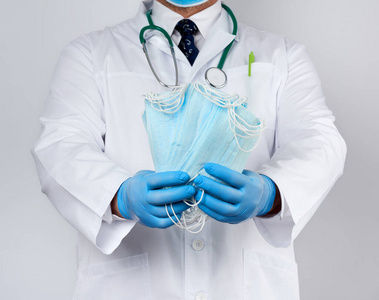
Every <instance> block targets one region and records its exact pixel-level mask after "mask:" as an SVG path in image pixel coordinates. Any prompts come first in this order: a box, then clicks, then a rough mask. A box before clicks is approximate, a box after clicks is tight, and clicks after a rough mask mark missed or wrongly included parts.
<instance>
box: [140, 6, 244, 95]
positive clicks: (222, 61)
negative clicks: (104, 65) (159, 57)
mask: <svg viewBox="0 0 379 300" xmlns="http://www.w3.org/2000/svg"><path fill="white" fill-rule="evenodd" d="M221 6H222V7H223V8H224V9H225V10H226V12H227V13H228V14H229V16H230V18H231V19H232V22H233V32H232V33H233V35H234V36H235V35H236V34H237V31H238V24H237V19H236V17H235V15H234V14H233V11H232V10H231V9H230V8H229V7H228V6H226V5H225V4H224V3H222V4H221ZM151 14H152V9H150V10H148V11H147V12H146V17H147V20H148V22H149V25H147V26H145V27H143V28H142V29H141V31H140V34H139V39H140V42H141V44H142V49H143V52H144V53H145V56H146V59H147V62H148V64H149V67H150V69H151V71H152V72H153V74H154V76H155V78H156V79H157V81H158V82H159V83H160V84H161V85H162V86H164V87H167V88H177V87H179V85H178V81H179V71H178V65H177V61H176V56H175V51H174V43H173V42H172V39H171V37H170V35H169V34H168V33H167V31H166V30H165V29H163V28H162V27H159V26H156V25H154V22H153V20H152V18H151ZM147 30H158V31H159V32H161V33H162V34H163V35H164V36H165V38H166V39H167V41H168V43H169V46H170V51H171V56H172V59H173V62H174V67H175V85H169V84H165V83H164V82H163V81H162V80H161V79H160V78H159V76H158V74H157V72H155V69H154V66H153V64H152V62H151V59H150V56H149V52H148V50H147V47H146V39H145V37H144V35H145V32H146V31H147ZM234 41H235V39H233V40H232V41H231V42H230V43H229V45H228V46H227V47H226V48H225V49H224V51H223V53H222V56H221V59H220V61H219V63H218V65H217V68H218V69H219V70H220V71H221V72H222V73H223V74H224V75H225V82H224V83H223V84H221V85H219V86H216V85H214V84H212V83H211V82H210V81H209V80H208V78H207V76H206V81H207V82H208V84H210V85H211V86H212V87H215V88H222V87H224V86H225V85H226V82H227V77H226V74H225V72H224V71H223V70H222V68H223V67H224V64H225V61H226V58H227V56H228V54H229V51H230V49H231V48H232V46H233V43H234ZM206 74H207V73H206Z"/></svg>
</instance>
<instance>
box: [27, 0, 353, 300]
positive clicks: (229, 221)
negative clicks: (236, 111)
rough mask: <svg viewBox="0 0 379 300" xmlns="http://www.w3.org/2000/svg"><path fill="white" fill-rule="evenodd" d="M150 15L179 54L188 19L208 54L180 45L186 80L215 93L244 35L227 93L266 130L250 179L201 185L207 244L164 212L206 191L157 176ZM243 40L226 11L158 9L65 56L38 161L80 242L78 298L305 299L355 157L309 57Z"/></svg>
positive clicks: (206, 6) (214, 171) (254, 34)
mask: <svg viewBox="0 0 379 300" xmlns="http://www.w3.org/2000/svg"><path fill="white" fill-rule="evenodd" d="M148 9H152V11H153V13H152V18H153V21H154V23H155V24H156V25H158V26H160V27H163V28H164V29H165V30H166V31H167V32H169V33H170V34H171V36H172V38H173V40H174V43H176V44H178V45H179V47H180V43H181V39H182V38H183V35H182V33H181V31H182V29H181V28H180V26H179V23H180V21H181V20H182V19H183V18H184V19H190V20H191V21H192V22H194V24H196V25H194V26H196V28H197V29H198V30H194V31H195V32H193V36H192V37H191V39H192V38H193V41H194V42H195V45H196V49H197V50H198V54H197V55H196V57H195V58H190V57H189V55H188V54H187V56H188V58H187V56H186V54H185V50H184V52H181V50H179V48H178V47H176V46H175V53H176V56H177V59H178V69H179V83H189V82H201V83H205V79H204V74H205V72H206V70H207V69H208V68H210V67H215V66H217V64H218V62H219V60H220V57H221V53H222V52H223V50H224V48H225V47H227V46H228V44H229V43H230V42H231V41H232V40H233V39H234V38H235V42H234V44H233V47H232V49H231V51H230V53H229V55H228V58H227V60H226V62H225V65H224V68H223V70H224V71H225V73H226V74H227V76H228V84H227V85H226V86H225V88H223V90H224V91H225V92H227V93H230V94H232V93H234V92H237V93H238V94H240V95H241V96H248V97H249V107H252V108H253V110H254V113H255V114H256V115H257V116H259V117H261V118H263V119H264V120H265V122H266V125H267V128H266V130H265V131H264V133H263V135H262V137H261V140H260V143H259V145H258V147H257V148H256V149H255V150H254V151H253V152H252V153H251V155H250V157H249V160H248V162H247V164H246V167H245V169H246V170H245V171H244V172H243V174H238V173H236V172H234V171H232V170H229V169H227V168H225V167H223V166H219V165H216V164H207V165H206V166H205V170H206V172H207V173H208V174H210V175H213V176H214V177H216V178H219V179H221V180H222V181H223V182H224V183H223V184H221V183H219V182H216V181H213V180H211V179H209V178H207V177H205V176H201V177H200V178H198V179H197V180H196V181H195V184H196V185H197V186H198V187H199V188H202V189H204V191H205V195H204V199H203V201H202V203H201V204H200V205H199V208H200V209H202V210H203V211H204V212H205V213H207V214H208V215H209V216H210V217H211V218H210V219H209V220H208V221H207V222H206V224H205V226H204V229H203V230H202V231H201V232H200V233H198V234H191V233H188V232H186V231H184V230H182V229H179V228H177V227H176V226H172V225H173V224H172V222H171V221H170V220H169V218H168V217H167V215H166V211H165V210H164V211H163V209H164V204H166V203H174V204H173V205H174V206H173V207H174V210H175V211H176V213H177V214H180V213H181V212H182V211H184V210H185V209H187V208H188V207H187V206H186V205H185V204H184V203H183V201H182V200H183V199H186V198H188V197H191V196H193V195H195V194H196V193H197V190H196V189H195V188H193V187H189V186H185V185H184V184H185V183H186V181H187V180H188V179H189V178H188V175H187V174H186V173H184V172H180V171H176V172H163V173H155V172H153V171H151V170H153V169H154V166H153V163H152V159H151V154H150V148H149V144H148V138H147V135H146V131H145V129H144V125H143V122H142V119H141V115H142V113H143V111H144V101H143V98H142V97H141V95H144V94H147V93H148V92H150V91H154V92H156V93H159V92H164V91H167V89H166V88H164V87H162V86H161V85H160V84H159V83H158V82H157V81H156V79H155V77H154V76H153V74H152V72H151V70H150V68H149V66H148V64H147V61H146V58H145V56H144V53H143V51H142V50H141V45H140V43H139V32H140V30H141V28H143V27H144V26H146V25H148V21H147V18H146V11H147V10H148ZM184 22H188V21H184ZM178 26H179V27H178ZM192 28H195V27H192ZM231 32H232V23H231V20H230V17H229V16H228V14H227V13H226V12H225V11H224V10H223V9H222V7H221V3H220V1H216V0H209V1H176V0H175V1H174V0H171V1H165V0H157V1H151V0H148V1H144V2H143V3H142V4H141V7H140V11H139V12H138V14H137V15H136V17H135V18H133V19H131V20H128V21H126V22H124V23H121V24H119V25H117V26H114V27H111V28H107V29H105V30H103V31H99V32H94V33H91V34H88V35H83V36H81V37H79V38H78V39H76V40H75V41H73V42H72V43H70V44H69V45H68V46H67V47H66V48H65V49H64V50H63V52H62V54H61V58H60V61H59V63H58V65H57V69H56V72H55V76H54V78H53V81H52V84H51V93H50V96H49V99H48V101H47V105H46V111H45V113H44V115H43V117H42V118H41V123H42V128H43V130H42V133H41V137H40V139H39V141H38V142H37V143H36V145H35V147H34V150H33V153H34V157H35V160H36V164H37V168H38V171H39V174H40V179H41V184H42V190H43V192H44V193H46V194H47V196H48V197H49V199H50V200H51V201H52V203H53V205H54V206H55V207H56V208H57V209H58V211H59V212H60V213H61V214H62V215H63V216H64V217H65V218H66V219H67V220H68V222H70V223H71V224H72V225H73V226H74V227H75V228H77V229H78V231H79V232H80V237H79V241H78V244H79V247H78V249H79V251H78V278H77V285H76V290H75V295H74V299H244V298H246V299H298V298H299V291H298V278H297V268H296V263H295V259H294V251H293V240H294V239H295V237H296V236H297V235H298V234H299V232H300V231H301V230H302V228H303V227H304V226H305V224H306V223H307V222H308V221H309V219H310V218H311V216H312V215H313V214H314V212H315V211H316V209H317V208H318V207H319V205H320V204H321V202H322V201H323V199H324V198H325V196H326V195H327V193H328V191H329V190H330V189H331V188H332V186H333V184H334V182H335V181H336V180H337V179H338V177H339V176H340V175H341V174H342V170H343V164H344V160H345V154H346V146H345V143H344V141H343V139H342V138H341V137H340V135H339V133H338V131H337V129H336V128H335V126H334V124H333V121H334V117H333V115H332V114H331V112H330V111H329V109H328V108H327V106H326V104H325V100H324V97H323V94H322V90H321V86H320V82H319V79H318V77H317V74H316V72H315V70H314V67H313V65H312V63H311V62H310V59H309V57H308V55H307V53H306V51H305V49H304V47H303V46H301V45H299V44H296V43H294V42H292V41H290V40H288V39H285V38H283V37H279V36H276V35H272V34H269V33H264V32H260V31H257V30H255V29H253V28H250V27H247V26H245V25H243V24H239V31H238V33H237V35H236V36H234V35H232V34H231ZM146 39H147V40H148V43H149V51H150V55H151V57H152V61H153V64H154V67H155V69H156V70H159V75H160V76H161V77H162V78H165V80H166V81H167V82H169V81H170V82H174V81H175V72H174V69H173V67H172V68H171V64H172V58H171V56H170V53H169V52H168V51H167V46H166V43H165V42H163V41H165V40H164V39H162V37H161V35H160V34H159V33H157V32H154V31H151V32H149V33H147V36H146ZM195 51H196V50H195ZM251 51H254V54H255V57H256V62H255V63H253V64H252V66H251V67H252V76H251V77H249V76H248V74H247V73H248V56H249V53H250V52H251ZM168 187H170V188H168ZM195 197H197V198H198V197H199V195H198V194H196V196H195Z"/></svg>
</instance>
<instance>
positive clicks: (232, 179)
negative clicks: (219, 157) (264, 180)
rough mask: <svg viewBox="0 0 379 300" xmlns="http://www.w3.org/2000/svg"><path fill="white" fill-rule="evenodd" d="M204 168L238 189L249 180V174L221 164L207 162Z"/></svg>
mask: <svg viewBox="0 0 379 300" xmlns="http://www.w3.org/2000/svg"><path fill="white" fill-rule="evenodd" d="M204 169H205V171H206V172H207V173H208V174H209V175H212V176H214V177H216V178H218V179H220V180H222V181H224V182H226V183H227V184H229V185H230V186H233V187H235V188H237V189H240V188H243V187H244V186H245V185H246V183H247V181H248V177H247V176H245V175H243V174H241V173H238V172H237V171H234V170H231V169H229V168H227V167H224V166H221V165H219V164H215V163H207V164H206V165H205V166H204Z"/></svg>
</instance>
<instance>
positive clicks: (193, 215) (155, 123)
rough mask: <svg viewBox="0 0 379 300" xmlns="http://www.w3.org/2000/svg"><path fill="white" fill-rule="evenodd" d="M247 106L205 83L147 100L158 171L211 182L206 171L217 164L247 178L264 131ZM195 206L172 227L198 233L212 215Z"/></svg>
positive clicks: (145, 119) (146, 117) (149, 131)
mask: <svg viewBox="0 0 379 300" xmlns="http://www.w3.org/2000/svg"><path fill="white" fill-rule="evenodd" d="M245 102H246V100H245V99H242V98H240V97H238V96H237V95H233V96H230V95H227V94H225V93H224V92H221V91H219V90H216V89H213V88H210V87H209V86H206V85H202V84H200V83H195V84H189V85H187V86H182V87H180V88H177V89H175V90H173V91H171V92H166V93H162V94H155V93H149V94H148V95H146V100H145V113H144V115H143V116H142V118H143V122H144V125H145V128H146V132H147V134H148V137H149V145H150V151H151V154H152V158H153V162H154V167H155V171H156V172H164V171H178V170H181V171H184V172H187V173H188V175H190V177H191V178H192V179H194V178H195V177H196V176H197V175H199V174H201V175H205V176H210V175H208V174H207V173H206V172H205V171H204V165H205V164H206V163H208V162H214V163H218V164H220V165H223V166H225V167H228V168H230V169H232V170H235V171H238V172H242V170H243V168H244V166H245V164H246V162H247V159H248V157H249V155H250V151H251V150H252V149H253V148H254V147H255V145H256V144H257V143H258V141H259V137H260V134H261V132H262V131H263V129H264V124H263V123H262V122H261V121H260V120H259V119H257V118H256V117H255V116H254V115H253V114H252V113H251V112H250V111H249V110H248V109H247V108H246V103H245ZM192 200H193V201H194V202H191V203H192V204H191V203H190V204H191V207H190V209H188V210H187V211H185V212H184V213H182V216H181V219H180V220H179V217H178V216H176V217H175V218H172V221H173V223H175V224H176V225H177V226H179V227H181V228H183V229H186V230H188V231H189V232H193V233H197V232H200V231H201V230H202V228H203V227H204V224H205V221H206V220H207V215H206V214H205V213H204V212H203V211H202V210H200V209H199V207H198V206H197V205H198V203H196V200H194V199H192ZM186 203H187V202H186ZM166 210H167V212H168V206H166ZM168 216H169V214H168ZM170 218H171V217H170ZM199 228H200V229H199Z"/></svg>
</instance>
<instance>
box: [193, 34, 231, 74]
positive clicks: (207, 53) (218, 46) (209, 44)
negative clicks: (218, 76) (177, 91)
mask: <svg viewBox="0 0 379 300" xmlns="http://www.w3.org/2000/svg"><path fill="white" fill-rule="evenodd" d="M234 38H235V36H234V35H233V34H231V33H229V32H226V31H225V30H222V29H219V30H217V31H215V32H214V33H212V35H211V36H209V38H208V39H207V40H206V41H205V43H204V45H203V48H202V49H201V51H200V52H199V55H198V56H197V58H196V60H195V63H194V64H193V67H192V76H194V75H195V74H196V73H197V72H198V71H199V69H200V68H201V67H203V66H204V65H205V64H207V63H208V62H209V61H210V60H211V59H213V58H214V57H216V56H217V55H220V54H221V53H222V52H223V51H224V49H225V48H226V47H227V46H228V45H229V44H230V42H232V41H233V40H234ZM220 57H221V56H220ZM214 67H217V65H215V66H214Z"/></svg>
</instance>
